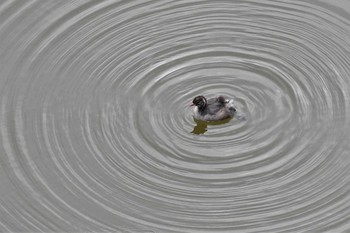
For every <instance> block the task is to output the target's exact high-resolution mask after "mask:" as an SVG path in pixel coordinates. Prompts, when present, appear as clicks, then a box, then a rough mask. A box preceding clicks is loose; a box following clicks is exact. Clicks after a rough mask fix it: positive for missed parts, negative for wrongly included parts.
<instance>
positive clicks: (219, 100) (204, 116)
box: [191, 95, 236, 121]
mask: <svg viewBox="0 0 350 233" xmlns="http://www.w3.org/2000/svg"><path fill="white" fill-rule="evenodd" d="M191 106H194V109H193V117H194V119H196V120H201V121H221V120H225V119H227V118H230V117H233V115H234V113H235V112H236V108H235V107H234V104H233V99H228V98H225V97H224V96H222V95H220V96H217V97H214V98H210V99H208V100H207V99H206V98H205V97H204V96H202V95H200V96H196V97H195V98H194V99H193V101H192V104H191Z"/></svg>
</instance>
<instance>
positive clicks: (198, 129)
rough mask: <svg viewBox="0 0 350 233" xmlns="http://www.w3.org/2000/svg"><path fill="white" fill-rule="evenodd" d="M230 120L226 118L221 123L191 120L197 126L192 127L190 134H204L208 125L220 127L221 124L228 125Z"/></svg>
mask: <svg viewBox="0 0 350 233" xmlns="http://www.w3.org/2000/svg"><path fill="white" fill-rule="evenodd" d="M231 119H232V117H230V118H227V119H225V120H222V121H212V122H211V121H201V120H197V119H195V118H193V120H194V121H195V122H196V124H197V125H195V126H194V127H193V130H192V132H191V133H193V134H198V135H199V134H204V133H205V132H207V131H208V125H222V124H226V123H228V122H229V121H230V120H231Z"/></svg>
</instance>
